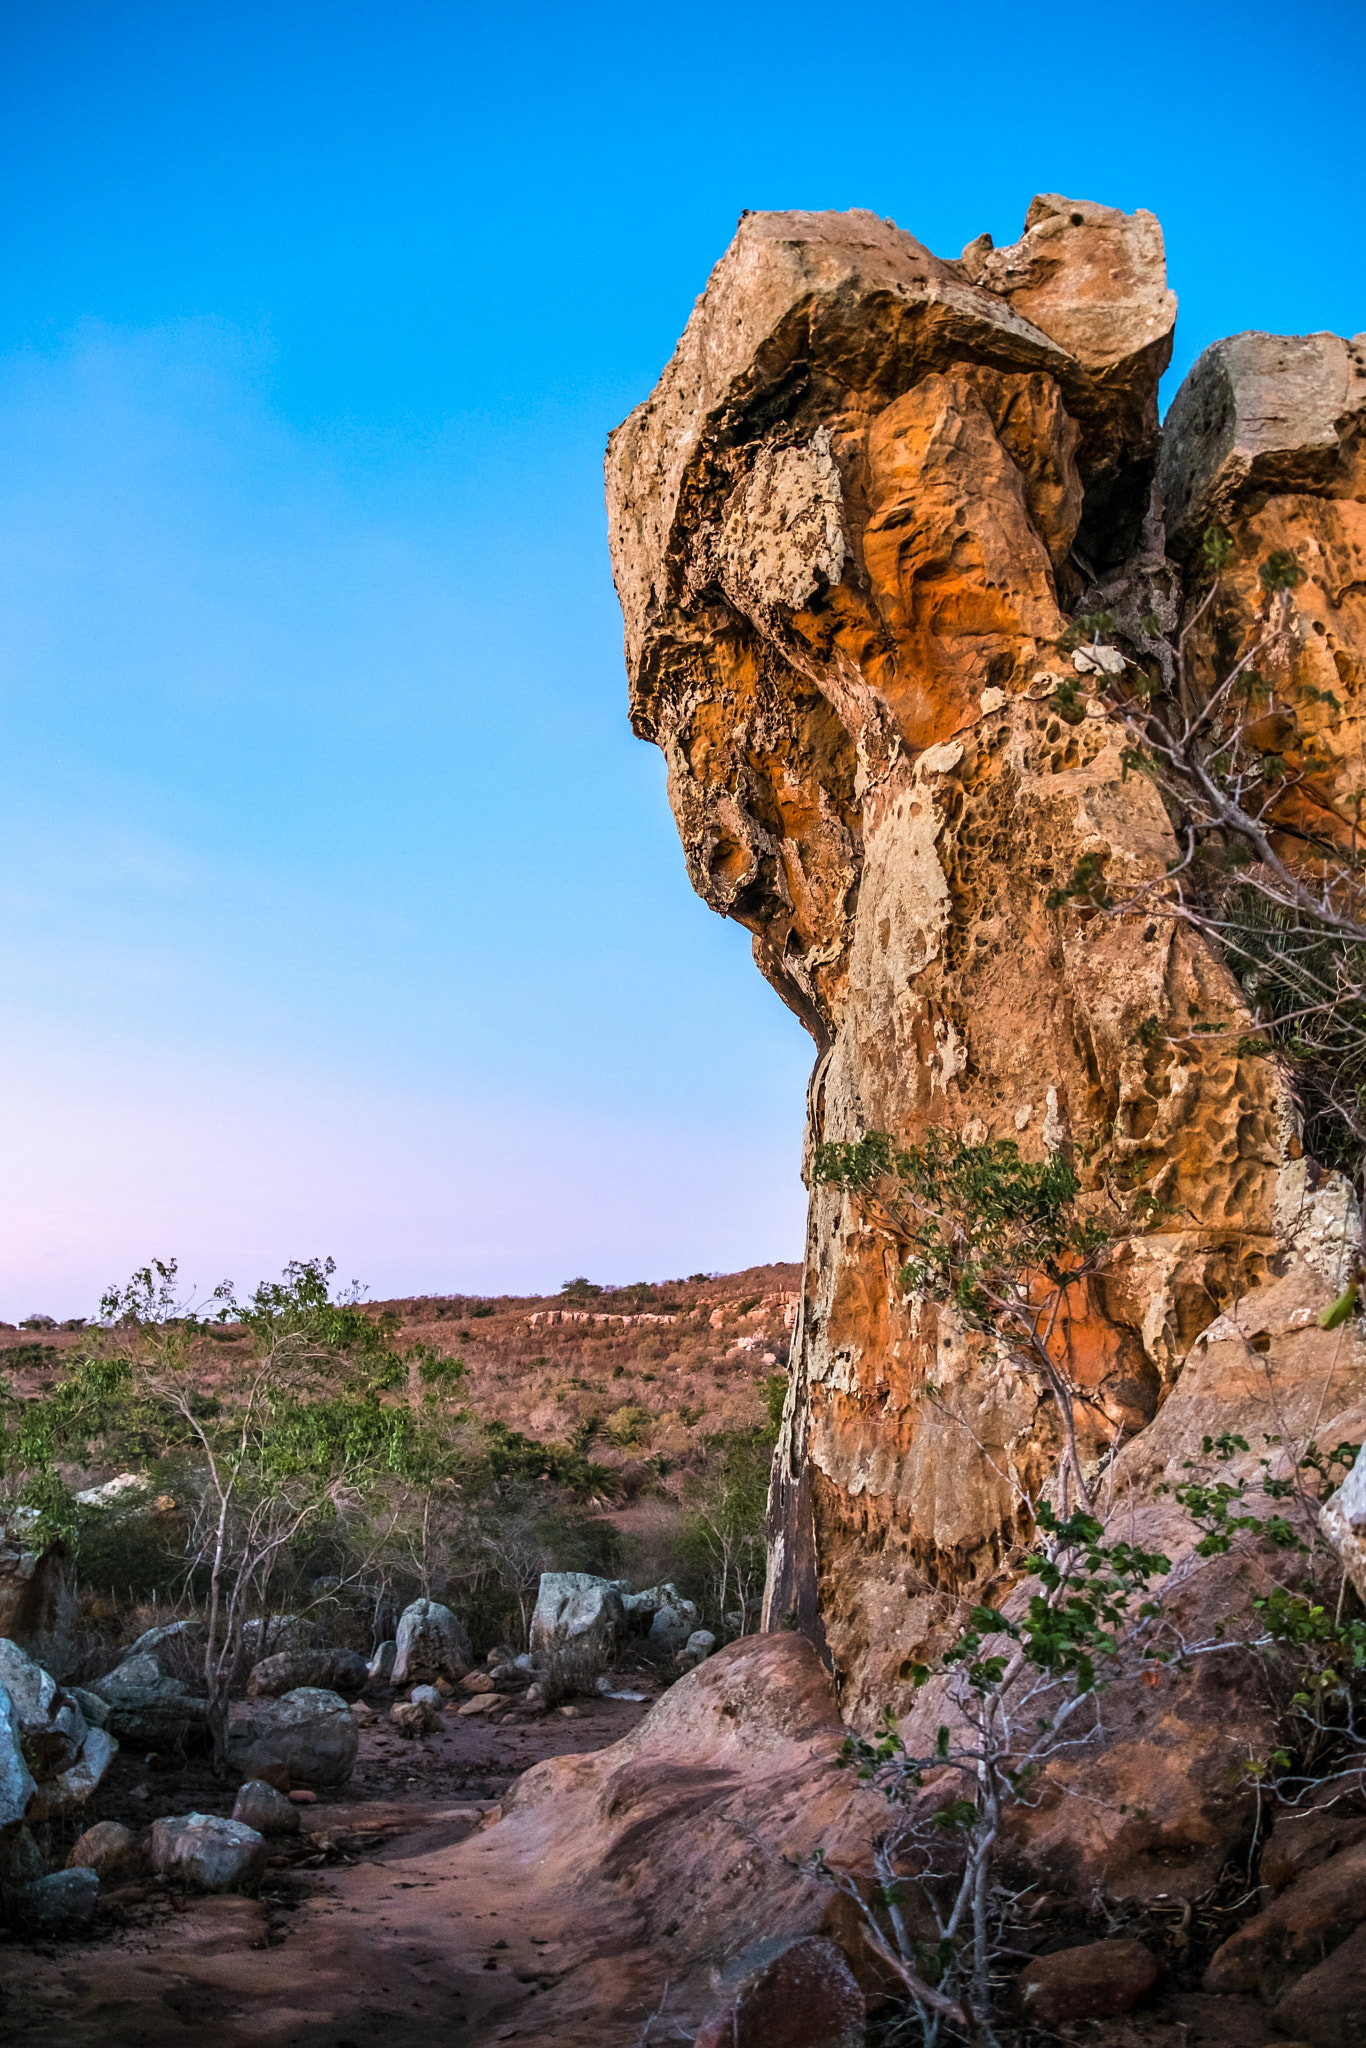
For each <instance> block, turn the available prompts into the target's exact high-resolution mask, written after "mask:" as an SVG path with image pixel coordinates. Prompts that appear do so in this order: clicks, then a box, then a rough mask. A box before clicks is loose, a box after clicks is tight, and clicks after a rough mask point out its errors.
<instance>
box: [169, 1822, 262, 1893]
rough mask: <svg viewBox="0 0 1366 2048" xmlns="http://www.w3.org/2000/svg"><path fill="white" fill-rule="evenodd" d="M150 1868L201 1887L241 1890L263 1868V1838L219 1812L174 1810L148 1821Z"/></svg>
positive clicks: (255, 1878) (225, 1890)
mask: <svg viewBox="0 0 1366 2048" xmlns="http://www.w3.org/2000/svg"><path fill="white" fill-rule="evenodd" d="M152 1867H153V1869H154V1870H155V1871H156V1873H157V1875H158V1876H159V1877H170V1878H178V1879H179V1880H180V1882H181V1883H182V1884H187V1885H193V1886H195V1887H196V1888H197V1889H198V1890H200V1891H206V1892H233V1891H243V1890H246V1889H248V1888H250V1887H251V1886H253V1885H255V1884H256V1883H257V1882H258V1881H259V1879H260V1877H261V1874H262V1872H263V1871H264V1869H265V1867H266V1843H265V1837H264V1836H263V1835H259V1834H258V1833H257V1832H256V1829H255V1828H249V1827H244V1826H243V1825H242V1823H241V1822H240V1821H236V1820H224V1819H223V1818H222V1816H221V1815H220V1814H216V1813H182V1814H176V1815H173V1816H171V1817H170V1818H168V1819H166V1820H158V1821H153V1823H152Z"/></svg>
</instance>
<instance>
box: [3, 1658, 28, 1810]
mask: <svg viewBox="0 0 1366 2048" xmlns="http://www.w3.org/2000/svg"><path fill="white" fill-rule="evenodd" d="M36 1790H37V1786H36V1785H35V1784H34V1782H33V1773H32V1771H30V1769H29V1767H28V1762H27V1760H26V1758H25V1756H24V1752H23V1748H22V1746H21V1744H20V1740H19V1716H18V1714H17V1713H16V1711H15V1707H14V1701H13V1700H12V1699H11V1698H10V1695H9V1691H8V1689H7V1688H6V1687H5V1686H4V1685H0V1830H3V1829H5V1828H9V1827H13V1826H15V1824H16V1823H17V1822H19V1821H22V1819H23V1818H24V1815H25V1814H26V1813H27V1811H28V1803H29V1801H30V1799H32V1797H33V1795H34V1793H35V1791H36Z"/></svg>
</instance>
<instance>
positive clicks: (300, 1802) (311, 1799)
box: [289, 1790, 318, 1806]
mask: <svg viewBox="0 0 1366 2048" xmlns="http://www.w3.org/2000/svg"><path fill="white" fill-rule="evenodd" d="M289 1796H290V1798H291V1799H292V1800H293V1801H294V1804H295V1805H296V1806H316V1805H317V1803H318V1795H317V1793H316V1792H304V1791H302V1790H301V1791H298V1792H291V1793H290V1795H289Z"/></svg>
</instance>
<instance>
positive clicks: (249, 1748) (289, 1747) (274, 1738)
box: [229, 1685, 360, 1785]
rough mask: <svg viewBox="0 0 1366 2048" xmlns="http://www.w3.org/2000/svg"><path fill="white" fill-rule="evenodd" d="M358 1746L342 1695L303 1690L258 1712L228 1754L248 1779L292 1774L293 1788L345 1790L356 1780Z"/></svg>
mask: <svg viewBox="0 0 1366 2048" xmlns="http://www.w3.org/2000/svg"><path fill="white" fill-rule="evenodd" d="M359 1741H360V1738H359V1735H358V1733H357V1730H356V1724H355V1721H354V1720H353V1718H352V1715H351V1709H350V1708H349V1707H348V1705H347V1704H346V1701H345V1700H344V1699H342V1697H341V1695H340V1694H339V1693H335V1692H328V1691H325V1690H324V1689H323V1688H322V1687H320V1686H313V1685H303V1686H298V1687H296V1689H295V1690H294V1691H293V1692H287V1693H286V1694H285V1695H284V1698H283V1699H279V1700H274V1701H272V1702H270V1703H269V1704H268V1705H266V1706H262V1707H258V1708H257V1710H256V1711H255V1713H254V1714H253V1715H252V1716H251V1718H250V1720H248V1721H245V1722H243V1723H241V1724H240V1725H239V1727H237V1728H235V1729H234V1730H233V1734H232V1740H231V1742H230V1745H229V1753H230V1755H231V1758H232V1761H233V1763H234V1765H235V1766H236V1768H237V1769H239V1770H240V1771H241V1772H242V1773H243V1775H244V1776H245V1777H249V1778H266V1780H267V1782H271V1781H272V1780H273V1779H274V1778H275V1777H276V1776H277V1775H278V1774H279V1773H281V1772H287V1773H288V1776H289V1782H290V1784H291V1785H342V1784H344V1783H345V1782H346V1780H347V1779H348V1778H349V1777H350V1775H351V1771H352V1767H353V1766H354V1764H355V1761H356V1750H357V1748H358V1746H359Z"/></svg>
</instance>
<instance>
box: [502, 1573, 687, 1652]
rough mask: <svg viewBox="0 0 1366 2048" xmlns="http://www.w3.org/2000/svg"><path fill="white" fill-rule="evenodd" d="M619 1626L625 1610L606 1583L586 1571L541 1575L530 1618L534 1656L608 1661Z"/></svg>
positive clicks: (622, 1629) (621, 1631)
mask: <svg viewBox="0 0 1366 2048" xmlns="http://www.w3.org/2000/svg"><path fill="white" fill-rule="evenodd" d="M625 1628H626V1610H625V1608H624V1606H623V1605H622V1598H621V1594H620V1593H619V1591H618V1590H617V1588H616V1586H615V1585H613V1583H612V1581H611V1580H610V1579H599V1578H595V1577H594V1576H593V1575H592V1573H591V1572H542V1573H541V1584H540V1590H539V1591H538V1593H537V1595H536V1611H535V1613H534V1614H533V1615H532V1617H531V1649H532V1654H533V1655H534V1656H536V1657H538V1658H542V1659H545V1658H551V1657H558V1658H564V1657H565V1656H569V1657H572V1658H576V1659H581V1660H583V1661H584V1662H585V1663H610V1662H611V1660H612V1656H613V1654H614V1652H615V1650H616V1647H617V1643H618V1642H619V1640H620V1638H621V1637H622V1635H623V1634H624V1633H625ZM681 1640H682V1638H680V1641H681Z"/></svg>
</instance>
